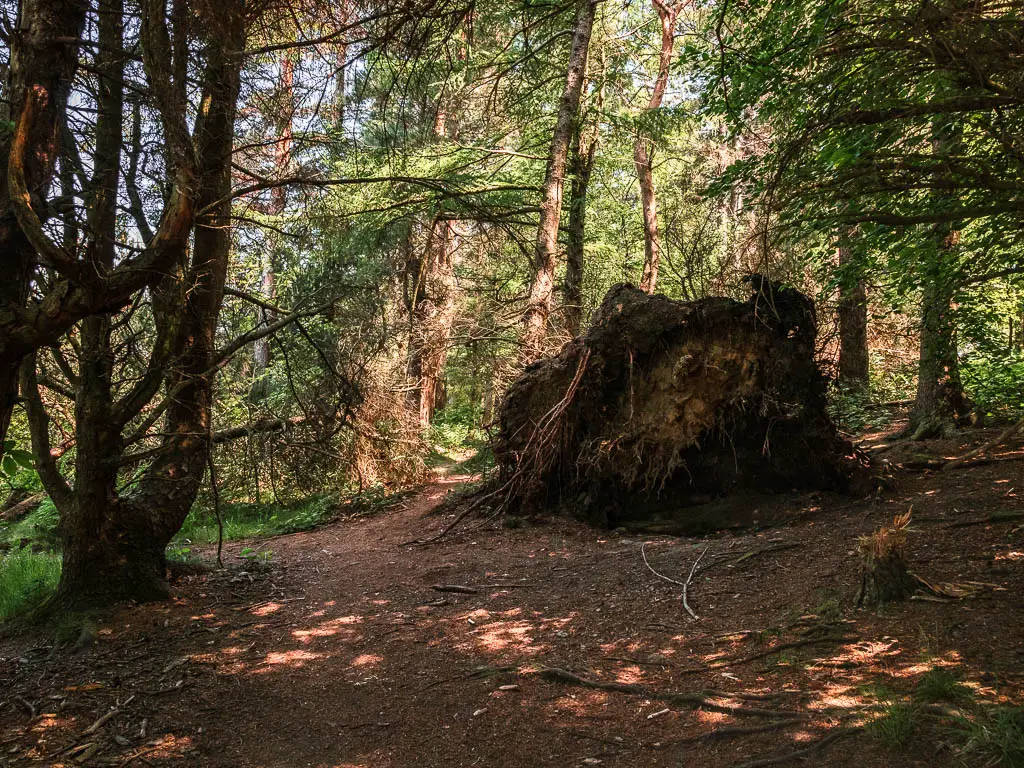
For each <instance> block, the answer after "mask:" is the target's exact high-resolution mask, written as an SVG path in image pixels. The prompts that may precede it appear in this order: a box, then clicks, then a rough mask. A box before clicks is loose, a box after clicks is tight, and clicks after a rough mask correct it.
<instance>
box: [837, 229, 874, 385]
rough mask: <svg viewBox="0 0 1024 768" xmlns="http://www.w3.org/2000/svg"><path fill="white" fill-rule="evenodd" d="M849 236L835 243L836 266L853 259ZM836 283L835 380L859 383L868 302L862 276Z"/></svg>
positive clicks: (864, 370)
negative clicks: (836, 377) (836, 336)
mask: <svg viewBox="0 0 1024 768" xmlns="http://www.w3.org/2000/svg"><path fill="white" fill-rule="evenodd" d="M854 258H855V256H854V255H853V252H852V248H851V243H850V242H849V240H847V241H846V242H843V243H841V244H840V246H839V268H840V270H842V269H843V267H845V266H848V265H849V264H851V263H852V262H853V260H854ZM847 277H848V276H847V275H844V276H843V282H842V283H841V284H840V286H839V381H840V383H842V384H845V385H849V386H854V387H863V386H866V385H867V383H868V303H867V288H866V285H865V283H864V280H863V279H862V278H860V277H857V278H856V280H854V281H850V280H847Z"/></svg>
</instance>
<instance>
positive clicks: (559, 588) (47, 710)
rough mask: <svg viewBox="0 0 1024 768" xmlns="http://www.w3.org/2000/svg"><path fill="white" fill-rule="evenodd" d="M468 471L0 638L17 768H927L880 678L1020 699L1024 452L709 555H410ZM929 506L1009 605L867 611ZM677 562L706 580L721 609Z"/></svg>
mask: <svg viewBox="0 0 1024 768" xmlns="http://www.w3.org/2000/svg"><path fill="white" fill-rule="evenodd" d="M973 439H978V438H977V437H975V438H973ZM962 449H963V446H961V445H949V444H935V445H934V446H933V450H934V451H935V452H936V453H938V454H940V455H941V454H943V453H949V452H959V451H962ZM468 479H469V478H468V477H467V476H465V475H459V474H452V475H448V476H444V477H439V478H438V479H437V480H436V481H435V482H434V483H432V484H431V485H430V486H428V487H426V488H424V489H423V490H422V491H421V492H419V493H418V494H416V495H414V496H411V497H409V499H408V500H407V501H406V502H405V503H404V504H401V505H398V506H396V507H394V508H392V510H391V511H389V512H387V513H382V514H381V515H379V516H374V517H362V518H355V517H353V518H351V519H348V520H345V519H341V520H340V521H339V522H337V523H334V524H331V525H329V526H327V527H324V528H322V529H319V530H315V531H311V532H306V533H300V534H294V535H289V536H282V537H278V538H274V539H267V540H262V541H242V542H230V543H228V544H227V545H226V546H225V551H224V559H225V562H226V563H227V564H228V567H227V569H225V570H223V571H214V572H210V573H205V574H193V575H189V576H181V577H179V578H178V579H176V580H175V581H174V583H173V584H172V591H173V595H174V599H173V600H172V601H171V602H168V603H163V604H159V603H158V604H152V605H145V606H136V607H132V608H125V609H122V610H118V611H117V612H115V613H112V614H109V615H105V616H102V617H100V618H98V619H97V620H96V624H95V626H94V627H92V628H91V630H90V631H89V632H87V633H85V634H84V636H82V637H79V638H78V641H77V643H75V646H76V650H71V648H69V647H63V648H56V649H55V648H53V647H52V645H53V642H52V639H51V637H50V636H42V635H40V636H35V637H33V636H31V635H26V636H19V637H17V638H10V639H6V640H0V690H2V691H3V692H4V693H2V694H0V743H2V744H3V749H4V750H5V753H4V755H5V759H7V760H8V764H10V765H12V766H22V765H37V764H40V763H45V762H50V763H53V764H59V763H65V764H69V765H77V764H82V765H132V764H152V765H158V766H176V765H189V766H200V767H204V766H241V767H247V766H253V767H255V766H260V767H261V768H266V767H267V766H281V767H282V768H285V767H287V768H291V767H292V766H307V765H314V766H336V765H345V766H374V768H377V767H378V766H396V767H398V766H414V765H415V766H471V765H482V766H497V765H501V766H509V767H511V768H527V766H538V765H597V764H601V765H606V766H609V765H610V766H632V765H638V764H643V765H653V766H662V765H664V766H675V765H679V764H680V762H682V763H683V764H687V763H690V764H700V765H707V766H712V768H714V767H715V766H721V767H722V768H725V767H726V766H729V767H730V768H732V767H733V766H736V765H739V764H749V765H762V764H772V763H765V762H759V761H765V760H769V761H776V762H778V761H781V763H785V760H787V759H790V757H788V756H792V755H796V754H797V753H799V752H800V751H801V750H807V749H813V750H814V754H815V759H818V760H822V761H826V760H827V762H828V764H829V765H830V766H838V767H839V768H843V766H849V767H850V768H852V767H853V766H858V768H861V767H863V766H867V767H868V768H874V767H875V766H882V765H886V766H891V765H908V766H909V765H910V764H912V762H913V760H912V759H911V757H912V756H911V755H909V754H908V755H907V757H906V759H905V760H903V761H902V762H901V758H900V757H899V755H898V754H895V757H894V753H892V752H890V751H887V750H885V749H884V748H883V747H882V745H881V744H880V743H879V742H878V741H877V740H876V739H873V738H872V737H871V736H870V734H869V733H865V732H864V728H863V727H862V726H863V725H864V723H865V720H866V719H868V718H869V717H871V716H872V714H873V713H874V714H877V713H878V712H879V711H880V710H879V707H882V706H884V702H880V700H878V699H877V698H874V697H873V694H872V693H871V692H872V691H873V690H875V687H876V686H885V687H886V688H887V689H891V690H894V691H896V692H897V693H900V692H906V695H908V696H909V695H911V693H912V692H913V691H914V690H915V686H916V685H917V684H918V682H919V681H920V679H921V677H922V675H924V674H926V673H927V671H928V669H930V668H931V666H932V665H940V666H942V667H943V668H944V669H948V670H951V672H952V673H953V674H955V675H956V676H957V677H958V678H960V679H962V680H964V681H966V682H971V681H984V684H983V685H980V688H979V689H978V690H980V691H982V693H980V694H978V695H979V697H980V698H979V706H980V705H982V704H984V702H985V701H988V700H989V699H991V700H993V701H995V700H996V699H999V698H1002V699H1003V700H1014V699H1016V700H1020V697H1021V694H1022V690H1021V688H1022V683H1024V680H1022V679H1021V677H1020V675H1019V671H1018V670H1019V659H1020V653H1021V652H1022V651H1021V649H1024V606H1022V605H1021V603H1020V601H1019V600H1017V599H1016V594H1015V592H1014V585H1016V584H1019V583H1020V579H1021V577H1022V576H1024V559H1020V558H1016V557H1015V556H1014V554H1013V553H1014V552H1015V551H1016V549H1015V546H1016V547H1017V548H1019V533H1016V534H1015V533H1014V530H1015V529H1016V528H1017V526H1019V520H1018V521H1017V522H1014V521H1013V520H1009V519H1007V520H1003V519H1002V518H1000V517H999V516H998V515H995V513H996V512H999V513H1000V514H1005V513H1006V512H1007V511H1014V510H1016V511H1018V512H1024V501H1022V499H1021V497H1020V496H1019V495H1018V494H1017V493H1016V491H1014V490H1013V487H1014V485H1015V484H1016V485H1019V482H1018V481H1019V463H1012V462H1001V463H998V464H990V465H981V466H972V467H965V468H961V469H959V470H957V471H956V472H942V473H937V474H934V475H922V474H920V473H901V474H899V476H898V477H897V481H896V482H897V487H896V488H895V489H892V490H888V491H884V492H883V493H882V494H881V495H879V496H878V497H877V498H869V499H864V500H855V499H854V500H851V499H849V498H843V497H841V496H835V495H831V494H821V495H812V496H808V495H802V496H792V495H783V496H778V497H767V498H765V499H764V501H763V503H762V504H761V505H760V506H759V507H758V509H757V510H756V514H757V515H758V517H759V518H761V519H764V520H768V519H772V517H773V516H776V515H780V514H783V515H785V516H788V519H789V520H790V522H789V524H787V525H782V526H779V527H772V528H762V529H761V530H756V529H751V530H749V531H737V532H731V533H724V534H716V535H712V536H707V537H702V538H672V537H666V536H633V535H630V534H625V533H621V532H607V531H597V530H594V529H591V528H588V527H585V526H583V525H581V524H578V523H576V522H573V521H570V520H567V519H562V518H558V519H555V520H552V521H550V522H546V523H544V524H540V525H533V526H527V527H522V528H515V529H507V528H495V527H490V528H488V527H481V528H476V529H471V528H459V529H457V530H456V531H454V532H453V534H452V535H451V536H450V537H447V538H445V539H443V540H441V541H439V542H437V543H436V544H434V545H432V546H430V547H409V546H403V545H402V542H405V541H408V540H409V539H411V538H414V537H416V536H424V535H429V533H430V532H431V531H435V530H440V529H442V528H443V527H445V526H446V525H447V524H448V523H449V522H450V521H451V518H452V517H453V515H452V514H451V513H446V512H445V511H444V510H443V509H442V510H437V509H436V507H437V505H438V504H439V503H440V502H441V501H442V500H443V499H444V498H445V497H446V496H447V495H448V494H449V493H450V492H454V491H455V490H456V489H457V488H458V487H459V486H460V485H461V484H463V483H465V482H466V481H467V480H468ZM968 499H969V500H970V505H967V504H966V503H965V502H966V501H967V500H968ZM911 504H912V505H914V508H915V516H916V517H915V519H919V520H920V523H919V525H918V527H917V530H915V531H914V532H913V533H912V534H911V544H910V559H911V561H912V563H913V565H914V567H915V569H916V570H917V571H919V572H920V573H922V574H923V575H926V576H927V577H928V578H932V579H948V580H954V579H956V580H977V581H985V582H988V583H991V584H994V585H995V586H996V587H997V588H994V589H991V590H989V591H987V592H986V594H985V595H984V596H981V597H978V598H976V599H972V600H968V601H963V602H949V603H935V602H918V601H911V602H908V603H904V604H901V605H900V606H899V607H898V608H894V609H892V610H890V611H887V612H886V614H885V615H884V616H880V615H878V614H876V613H874V612H869V611H855V610H853V608H852V601H853V599H854V596H855V593H856V588H857V583H858V578H859V571H858V560H857V555H856V553H855V552H854V551H853V547H854V545H855V542H856V538H857V536H859V535H863V534H864V533H866V532H869V531H871V530H872V529H874V528H876V527H877V526H878V525H880V524H883V523H885V522H886V521H890V520H891V519H892V517H893V516H894V515H895V514H896V513H897V512H899V511H903V510H905V509H906V508H907V506H909V505H911ZM987 513H991V514H992V515H993V516H992V521H991V522H990V523H989V524H986V525H971V526H969V527H963V526H960V525H958V524H959V523H961V522H962V521H964V520H967V519H970V520H974V519H976V518H978V517H979V516H981V515H985V514H987ZM917 516H919V517H917ZM1015 537H1016V538H1015ZM1015 541H1016V542H1017V544H1016V545H1015V544H1014V542H1015ZM263 553H266V554H263ZM961 553H962V554H961ZM211 556H212V555H211ZM698 558H703V559H701V561H700V565H699V566H697V567H694V564H695V562H696V561H697V559H698ZM645 561H646V562H645ZM650 568H653V569H655V570H656V571H657V572H659V573H662V574H666V575H668V576H670V577H671V578H672V579H674V580H675V581H678V582H682V583H687V581H689V582H690V583H689V587H688V590H687V599H688V603H689V604H690V605H691V606H692V608H693V611H694V613H695V614H696V615H697V616H699V617H700V619H699V620H694V619H692V618H691V616H690V615H689V614H688V613H687V611H686V610H685V607H684V605H683V602H682V590H681V588H680V587H679V586H678V585H677V584H676V583H673V582H670V581H665V580H663V579H659V578H657V577H656V576H654V575H653V574H652V573H651V570H650ZM691 573H692V574H693V576H692V579H688V574H691ZM438 587H441V588H440V589H439V588H438ZM923 659H924V661H923ZM922 727H924V726H922ZM837 734H841V736H838V735H837ZM839 738H842V742H841V743H842V744H843V748H841V749H836V748H834V746H833V745H834V744H835V743H836V742H837V741H838V740H839ZM936 744H937V745H938V746H936V747H934V748H935V749H937V750H941V749H943V747H942V746H941V744H942V742H941V740H937V741H936ZM83 755H84V756H85V759H84V760H79V759H78V758H80V757H82V756H83ZM948 756H949V755H948V753H941V754H940V753H939V752H937V753H936V754H935V755H932V756H931V758H934V760H936V761H939V762H941V761H942V760H943V759H945V758H946V757H948ZM918 757H920V756H918ZM143 758H144V759H143ZM594 761H601V762H600V763H597V762H594ZM939 762H937V763H935V764H939Z"/></svg>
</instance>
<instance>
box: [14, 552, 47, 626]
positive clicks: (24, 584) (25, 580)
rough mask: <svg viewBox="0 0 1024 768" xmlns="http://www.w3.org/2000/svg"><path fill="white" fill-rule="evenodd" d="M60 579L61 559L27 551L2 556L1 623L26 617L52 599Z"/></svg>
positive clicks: (44, 553) (43, 553)
mask: <svg viewBox="0 0 1024 768" xmlns="http://www.w3.org/2000/svg"><path fill="white" fill-rule="evenodd" d="M59 578H60V558H59V557H58V556H57V555H54V554H51V553H48V552H30V551H29V550H27V549H21V550H16V551H12V552H8V553H7V554H6V555H3V556H2V557H0V621H6V620H8V619H11V618H15V617H17V616H23V615H24V614H26V613H28V612H29V611H31V610H32V609H33V608H35V607H37V606H38V605H40V604H41V603H42V602H43V601H44V600H45V599H46V598H47V597H49V596H50V595H51V594H52V593H53V590H54V588H55V587H56V586H57V580H58V579H59Z"/></svg>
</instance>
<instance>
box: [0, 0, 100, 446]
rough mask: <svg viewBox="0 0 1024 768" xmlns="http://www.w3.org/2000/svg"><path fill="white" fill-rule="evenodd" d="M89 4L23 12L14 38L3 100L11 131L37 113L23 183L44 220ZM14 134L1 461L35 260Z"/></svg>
mask: <svg viewBox="0 0 1024 768" xmlns="http://www.w3.org/2000/svg"><path fill="white" fill-rule="evenodd" d="M87 11H88V6H87V4H86V3H79V2H76V1H75V0H36V1H35V2H29V3H23V4H22V6H21V14H20V19H19V21H20V24H19V28H18V29H17V30H16V31H15V33H14V34H13V35H12V36H11V56H10V68H9V70H8V81H7V84H6V88H5V95H6V96H8V97H9V99H10V101H9V103H8V104H7V105H5V106H8V108H9V110H10V111H9V113H8V114H6V115H3V118H4V119H5V120H9V121H11V122H12V123H16V122H19V121H20V120H22V119H23V113H26V112H27V97H28V96H29V95H30V94H34V95H35V96H36V97H37V106H36V109H35V110H34V115H33V117H32V124H31V126H30V127H29V134H28V136H27V141H28V145H29V147H30V148H31V151H30V152H28V153H27V157H26V160H25V181H26V186H27V188H28V191H29V193H30V195H31V196H32V201H31V202H32V205H33V206H34V207H35V208H36V209H37V213H39V214H40V215H41V216H42V215H44V210H45V206H44V201H43V196H45V194H46V192H47V190H48V189H49V187H50V184H51V182H52V180H53V174H54V169H55V164H56V161H57V156H58V154H59V145H60V142H59V140H58V137H59V130H60V123H61V120H60V118H61V115H62V114H63V113H64V110H65V108H66V105H67V100H68V94H69V93H70V90H71V83H72V81H73V79H74V73H75V69H76V68H77V65H78V42H77V41H78V40H79V39H81V37H82V29H83V27H84V24H85V17H86V12H87ZM11 150H12V146H11V134H10V132H8V131H5V132H3V135H2V138H0V159H2V162H0V253H2V254H3V261H4V279H3V280H0V453H2V452H3V448H2V445H3V442H4V440H5V438H6V436H7V429H8V427H9V425H10V421H11V414H12V412H13V409H14V405H15V403H16V402H17V393H18V369H19V367H20V365H21V361H22V359H23V358H24V355H25V349H24V347H23V346H22V345H20V344H12V343H10V341H11V339H10V336H12V335H13V333H14V332H15V328H14V326H16V325H17V323H18V322H19V320H20V319H21V310H22V309H23V308H24V307H25V305H26V302H27V301H28V298H29V291H30V286H31V282H32V276H33V274H34V271H35V267H36V253H35V250H34V249H33V248H32V246H31V245H30V244H29V242H28V239H27V238H26V236H25V233H24V232H23V231H22V229H21V227H20V226H19V225H18V222H17V219H16V218H15V215H14V211H13V209H12V207H11V198H10V190H9V188H8V162H7V160H8V157H9V155H10V154H11Z"/></svg>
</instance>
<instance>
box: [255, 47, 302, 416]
mask: <svg viewBox="0 0 1024 768" xmlns="http://www.w3.org/2000/svg"><path fill="white" fill-rule="evenodd" d="M280 70H281V73H280V84H279V89H278V90H279V93H278V102H279V104H278V107H279V109H280V110H281V111H280V119H279V121H278V124H277V141H276V142H275V143H274V173H275V175H276V176H277V177H278V178H281V177H282V176H284V175H285V174H286V173H287V171H288V166H289V165H290V164H291V160H292V140H293V136H292V116H293V114H294V112H295V61H294V59H293V58H292V53H291V51H284V52H282V54H281V58H280ZM287 206H288V192H287V190H286V189H285V187H281V186H279V187H274V188H273V189H272V190H271V191H270V210H269V211H268V213H269V214H270V215H271V216H276V217H278V218H280V217H281V216H283V215H284V212H285V208H287ZM275 224H276V222H275ZM279 248H280V244H279V235H278V234H277V233H271V234H270V236H269V237H268V248H267V253H266V262H265V263H264V264H263V274H262V275H261V277H260V294H261V295H262V296H263V298H265V299H266V300H267V301H270V302H273V301H274V300H275V299H276V298H277V288H276V276H275V271H274V267H275V264H274V263H275V261H276V257H277V251H278V250H279ZM261 311H262V313H263V322H265V323H266V322H272V321H273V318H272V317H271V316H270V314H269V313H268V312H267V311H266V310H261ZM252 356H253V383H252V389H251V391H250V397H251V398H252V399H253V400H262V399H263V398H264V397H266V396H267V389H268V387H267V385H268V381H267V378H266V375H267V368H268V367H269V366H270V338H269V337H267V338H264V339H259V340H257V341H256V343H255V344H254V345H253V351H252Z"/></svg>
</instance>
